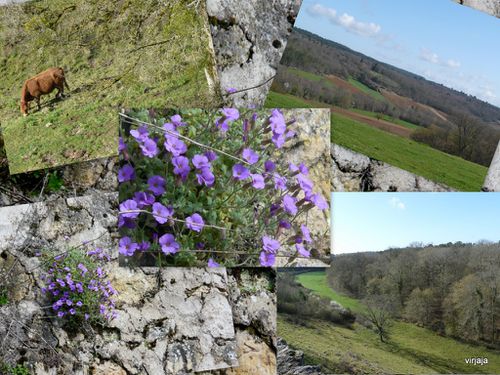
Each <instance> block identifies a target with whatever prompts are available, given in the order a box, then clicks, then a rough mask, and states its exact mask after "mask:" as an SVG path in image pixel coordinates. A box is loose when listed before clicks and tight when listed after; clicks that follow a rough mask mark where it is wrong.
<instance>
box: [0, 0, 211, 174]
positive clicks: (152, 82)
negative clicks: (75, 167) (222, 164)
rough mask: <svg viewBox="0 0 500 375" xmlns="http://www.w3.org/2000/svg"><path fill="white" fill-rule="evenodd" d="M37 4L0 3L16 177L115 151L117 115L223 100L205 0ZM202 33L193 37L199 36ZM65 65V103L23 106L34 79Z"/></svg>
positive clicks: (5, 118)
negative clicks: (26, 85)
mask: <svg viewBox="0 0 500 375" xmlns="http://www.w3.org/2000/svg"><path fill="white" fill-rule="evenodd" d="M161 4H162V2H161V1H159V0H150V1H140V0H130V1H126V2H121V3H119V5H117V3H115V2H114V1H111V0H104V1H100V2H84V3H82V2H78V1H76V0H70V1H67V0H41V1H37V2H28V3H25V4H18V5H9V6H2V7H0V43H1V44H2V45H3V46H5V47H4V48H3V52H2V60H1V62H0V74H1V75H2V80H1V81H0V95H1V97H2V106H1V108H0V126H1V127H2V130H3V136H4V140H5V148H6V151H7V157H8V160H9V168H10V172H11V174H15V173H21V172H26V171H31V170H35V169H41V168H48V167H53V166H57V165H61V164H68V163H72V162H78V161H83V160H90V159H95V158H99V157H105V156H111V155H116V154H117V147H118V144H117V139H118V112H119V110H120V108H130V107H144V108H154V107H162V108H164V107H180V106H188V105H189V106H190V107H196V106H214V105H215V102H216V101H217V100H218V99H217V98H218V95H217V93H216V90H215V81H216V76H215V73H214V70H215V63H214V58H213V51H212V50H211V49H210V47H209V46H210V43H209V40H210V34H209V28H208V19H207V18H206V16H205V13H204V8H203V7H204V5H203V4H202V3H196V2H194V3H193V2H189V1H187V0H176V1H174V2H170V3H169V5H168V6H161ZM193 35H196V37H193ZM51 66H60V67H63V68H64V70H65V72H66V79H67V82H68V84H69V87H70V90H67V91H66V92H65V94H67V97H66V98H64V99H63V100H59V101H56V100H53V99H52V98H53V97H54V95H55V92H53V93H52V94H50V95H45V96H42V109H41V110H40V111H37V110H36V105H34V103H33V104H32V110H31V111H30V114H29V116H27V117H23V116H22V115H21V113H20V110H19V101H20V92H21V87H22V84H23V82H24V80H26V79H27V78H29V77H32V76H34V75H36V74H37V73H39V72H41V71H43V70H45V69H47V68H48V67H51Z"/></svg>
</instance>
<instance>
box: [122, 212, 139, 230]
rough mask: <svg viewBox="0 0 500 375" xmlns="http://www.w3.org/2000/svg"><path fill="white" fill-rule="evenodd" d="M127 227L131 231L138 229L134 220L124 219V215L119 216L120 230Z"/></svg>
mask: <svg viewBox="0 0 500 375" xmlns="http://www.w3.org/2000/svg"><path fill="white" fill-rule="evenodd" d="M121 227H125V228H129V229H134V228H135V227H137V223H136V222H135V221H134V219H131V218H129V217H123V216H122V215H118V228H121Z"/></svg>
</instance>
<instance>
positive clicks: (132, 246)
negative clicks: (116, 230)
mask: <svg viewBox="0 0 500 375" xmlns="http://www.w3.org/2000/svg"><path fill="white" fill-rule="evenodd" d="M138 248H139V245H138V244H137V243H135V242H132V240H131V239H130V237H122V238H121V239H120V242H119V244H118V251H119V253H120V254H123V255H125V256H128V257H129V256H132V255H134V252H135V251H136V250H137V249H138ZM77 289H78V285H77Z"/></svg>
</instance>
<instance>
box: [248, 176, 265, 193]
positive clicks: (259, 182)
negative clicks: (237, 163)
mask: <svg viewBox="0 0 500 375" xmlns="http://www.w3.org/2000/svg"><path fill="white" fill-rule="evenodd" d="M250 176H251V177H252V186H253V187H254V188H255V189H257V190H262V189H264V188H265V187H266V184H265V183H264V177H262V175H261V174H258V173H256V174H251V175H250Z"/></svg>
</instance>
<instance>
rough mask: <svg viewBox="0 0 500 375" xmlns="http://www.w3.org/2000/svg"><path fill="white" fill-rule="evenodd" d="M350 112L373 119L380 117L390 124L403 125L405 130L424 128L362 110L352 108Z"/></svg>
mask: <svg viewBox="0 0 500 375" xmlns="http://www.w3.org/2000/svg"><path fill="white" fill-rule="evenodd" d="M349 111H352V112H356V113H359V114H360V115H365V116H369V117H373V118H377V116H378V117H380V119H381V120H385V121H389V122H392V123H393V124H397V125H401V126H404V127H405V128H408V129H412V130H415V129H421V128H422V127H421V126H419V125H416V124H412V123H411V122H408V121H404V120H400V119H398V118H393V117H391V116H389V115H385V114H382V113H375V112H370V111H364V110H362V109H356V108H350V109H349Z"/></svg>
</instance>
